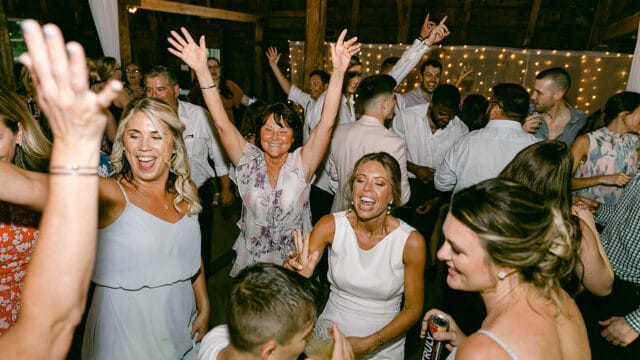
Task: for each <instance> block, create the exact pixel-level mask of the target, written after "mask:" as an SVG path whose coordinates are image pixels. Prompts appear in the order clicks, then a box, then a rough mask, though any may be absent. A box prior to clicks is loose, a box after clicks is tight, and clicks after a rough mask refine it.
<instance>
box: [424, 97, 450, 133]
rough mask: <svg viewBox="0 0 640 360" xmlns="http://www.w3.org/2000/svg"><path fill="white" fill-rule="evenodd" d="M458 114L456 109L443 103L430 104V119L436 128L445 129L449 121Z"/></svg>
mask: <svg viewBox="0 0 640 360" xmlns="http://www.w3.org/2000/svg"><path fill="white" fill-rule="evenodd" d="M455 116H456V109H451V108H450V107H448V106H445V105H441V104H433V103H431V104H430V105H429V116H428V119H429V121H430V123H431V125H432V126H433V127H435V128H436V129H444V128H445V127H447V125H448V124H449V122H450V121H451V120H452V119H453V118H454V117H455Z"/></svg>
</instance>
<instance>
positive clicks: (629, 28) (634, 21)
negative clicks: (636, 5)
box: [598, 11, 640, 41]
mask: <svg viewBox="0 0 640 360" xmlns="http://www.w3.org/2000/svg"><path fill="white" fill-rule="evenodd" d="M638 23H640V11H638V12H637V13H635V14H633V15H631V16H627V17H626V18H624V19H622V20H620V21H617V22H614V23H612V24H609V25H607V26H605V27H602V28H601V29H600V30H599V31H598V40H599V41H607V40H612V39H617V38H620V37H622V36H625V35H629V34H633V33H635V32H636V31H638Z"/></svg>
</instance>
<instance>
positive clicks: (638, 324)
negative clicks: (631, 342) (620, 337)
mask: <svg viewBox="0 0 640 360" xmlns="http://www.w3.org/2000/svg"><path fill="white" fill-rule="evenodd" d="M624 321H626V322H627V324H629V326H631V328H632V329H633V330H634V331H635V332H637V333H638V334H640V307H639V308H637V309H636V310H635V311H633V312H632V313H630V314H627V316H625V317H624Z"/></svg>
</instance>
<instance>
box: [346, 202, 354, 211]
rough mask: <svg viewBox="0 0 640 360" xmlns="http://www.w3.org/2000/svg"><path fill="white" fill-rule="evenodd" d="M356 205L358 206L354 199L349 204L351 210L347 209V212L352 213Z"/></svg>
mask: <svg viewBox="0 0 640 360" xmlns="http://www.w3.org/2000/svg"><path fill="white" fill-rule="evenodd" d="M354 206H356V204H355V203H354V202H353V201H352V202H351V204H349V210H347V213H351V212H352V211H353V207H354Z"/></svg>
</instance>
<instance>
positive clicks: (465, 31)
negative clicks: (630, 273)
mask: <svg viewBox="0 0 640 360" xmlns="http://www.w3.org/2000/svg"><path fill="white" fill-rule="evenodd" d="M471 8H473V0H466V1H465V2H464V23H462V31H461V32H460V41H461V42H462V43H463V44H466V42H467V36H468V35H469V21H470V20H471Z"/></svg>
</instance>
